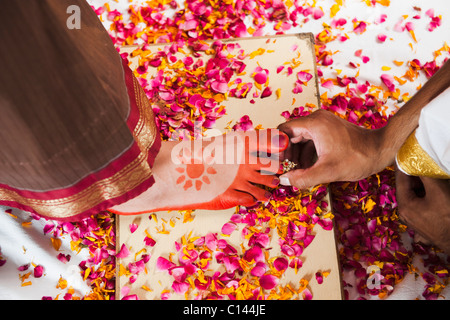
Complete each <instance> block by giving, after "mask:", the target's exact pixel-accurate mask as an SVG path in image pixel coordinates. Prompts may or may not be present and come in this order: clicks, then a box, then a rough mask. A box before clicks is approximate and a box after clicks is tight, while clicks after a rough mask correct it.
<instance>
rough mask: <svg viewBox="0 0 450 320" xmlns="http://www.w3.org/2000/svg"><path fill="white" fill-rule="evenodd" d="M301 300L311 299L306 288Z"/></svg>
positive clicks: (310, 294)
mask: <svg viewBox="0 0 450 320" xmlns="http://www.w3.org/2000/svg"><path fill="white" fill-rule="evenodd" d="M302 296H303V300H311V299H312V293H311V291H309V289H308V288H306V289H305V290H303V291H302Z"/></svg>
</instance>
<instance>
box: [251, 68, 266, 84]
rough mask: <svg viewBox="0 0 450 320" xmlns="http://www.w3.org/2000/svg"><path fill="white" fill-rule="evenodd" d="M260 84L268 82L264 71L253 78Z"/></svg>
mask: <svg viewBox="0 0 450 320" xmlns="http://www.w3.org/2000/svg"><path fill="white" fill-rule="evenodd" d="M253 78H254V79H255V81H256V82H257V83H259V84H265V83H266V82H267V73H266V72H264V71H261V72H257V73H256V74H255V76H254V77H253Z"/></svg>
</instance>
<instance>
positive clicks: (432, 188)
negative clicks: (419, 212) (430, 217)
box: [420, 177, 450, 197]
mask: <svg viewBox="0 0 450 320" xmlns="http://www.w3.org/2000/svg"><path fill="white" fill-rule="evenodd" d="M420 180H421V183H422V187H423V188H424V192H425V193H426V194H432V195H436V197H438V196H437V195H442V196H447V197H448V195H450V181H449V180H446V179H435V178H430V177H420ZM424 196H425V195H424Z"/></svg>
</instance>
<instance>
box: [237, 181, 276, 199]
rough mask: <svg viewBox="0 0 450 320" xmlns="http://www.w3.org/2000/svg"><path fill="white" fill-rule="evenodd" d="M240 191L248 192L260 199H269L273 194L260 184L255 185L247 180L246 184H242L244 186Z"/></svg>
mask: <svg viewBox="0 0 450 320" xmlns="http://www.w3.org/2000/svg"><path fill="white" fill-rule="evenodd" d="M238 191H243V192H247V193H249V194H251V195H252V196H253V197H254V198H255V199H256V200H258V201H267V200H269V199H270V198H271V197H272V194H271V193H270V192H269V191H267V190H264V189H262V188H260V187H258V186H255V185H253V184H252V183H250V182H247V183H245V184H244V185H242V188H241V189H240V190H238Z"/></svg>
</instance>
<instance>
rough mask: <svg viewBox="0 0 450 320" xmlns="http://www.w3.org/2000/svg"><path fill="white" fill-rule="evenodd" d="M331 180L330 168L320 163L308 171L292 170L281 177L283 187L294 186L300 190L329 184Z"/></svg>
mask: <svg viewBox="0 0 450 320" xmlns="http://www.w3.org/2000/svg"><path fill="white" fill-rule="evenodd" d="M331 180H332V179H331V177H330V170H329V168H327V166H326V165H324V164H322V163H321V162H319V161H318V162H316V163H315V164H314V165H313V166H312V167H309V168H307V169H296V170H292V171H289V172H286V173H285V174H282V175H281V176H280V184H281V185H285V186H294V187H297V188H298V189H300V190H305V189H308V188H310V187H313V186H316V185H318V184H322V183H328V182H331Z"/></svg>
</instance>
